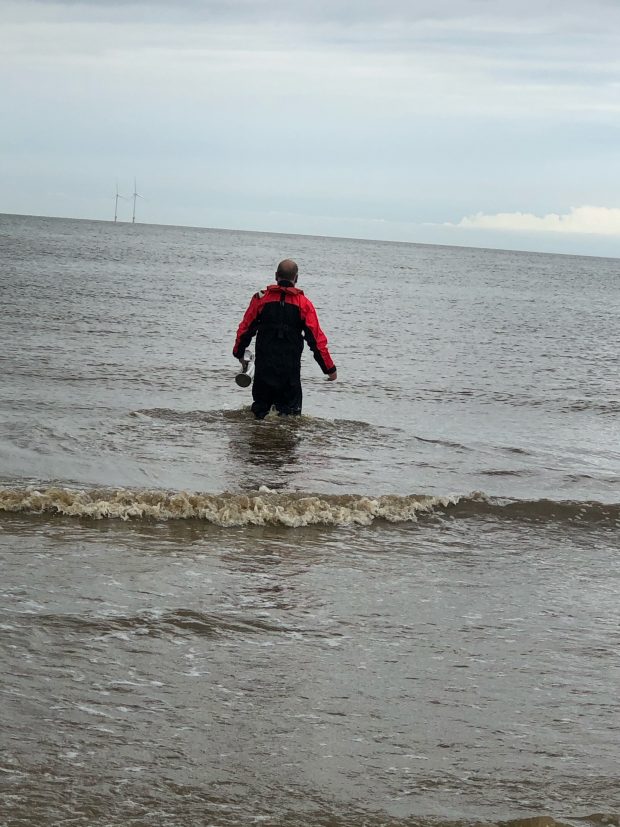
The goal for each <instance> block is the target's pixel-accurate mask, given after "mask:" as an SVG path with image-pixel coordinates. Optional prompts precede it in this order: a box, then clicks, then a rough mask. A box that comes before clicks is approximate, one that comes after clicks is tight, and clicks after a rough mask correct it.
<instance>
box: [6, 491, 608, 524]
mask: <svg viewBox="0 0 620 827" xmlns="http://www.w3.org/2000/svg"><path fill="white" fill-rule="evenodd" d="M0 512H5V513H22V514H43V515H60V516H66V517H81V518H86V519H96V520H101V519H118V520H132V519H137V520H141V519H142V520H145V519H146V520H202V521H204V522H207V523H211V524H213V525H218V526H226V527H229V526H244V525H259V526H264V525H282V526H288V527H291V528H296V527H300V526H308V525H324V526H347V525H370V524H371V523H373V522H375V521H386V522H390V523H415V522H418V520H419V519H420V518H421V517H429V516H432V515H439V516H449V517H450V518H456V519H468V518H470V519H471V518H479V519H480V518H487V519H502V520H521V521H534V522H541V521H542V522H547V521H553V522H570V523H585V524H589V523H598V524H601V523H602V524H605V525H607V526H612V527H617V526H620V503H610V504H604V503H599V502H574V501H554V500H546V499H541V500H506V499H499V498H493V497H487V496H486V495H484V494H482V493H479V492H475V493H473V494H470V495H468V496H459V495H446V496H442V497H435V496H426V495H421V494H410V495H397V494H384V495H381V496H375V497H373V496H363V495H359V494H345V495H342V494H314V493H300V492H295V493H283V492H275V491H271V490H270V489H268V488H263V487H261V488H260V489H259V490H258V491H256V492H254V493H248V494H240V493H229V492H224V493H221V494H205V493H199V492H188V491H159V490H145V489H139V490H133V489H125V488H111V489H103V488H92V489H71V488H62V487H56V486H49V487H46V488H35V487H33V486H27V487H19V488H6V487H5V488H0Z"/></svg>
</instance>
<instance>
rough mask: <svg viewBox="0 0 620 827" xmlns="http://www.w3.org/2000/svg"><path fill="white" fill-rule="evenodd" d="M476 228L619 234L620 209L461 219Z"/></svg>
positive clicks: (586, 208)
mask: <svg viewBox="0 0 620 827" xmlns="http://www.w3.org/2000/svg"><path fill="white" fill-rule="evenodd" d="M445 226H449V227H462V228H465V229H476V230H502V231H506V230H507V231H509V232H528V233H529V232H544V233H580V234H588V235H608V236H620V208H617V207H591V206H583V207H572V208H571V210H570V212H568V213H564V214H563V215H560V214H558V213H547V215H534V214H533V213H523V212H512V213H508V212H504V213H495V214H494V215H485V214H484V213H481V212H479V213H476V214H475V215H470V216H466V217H465V218H462V219H461V220H460V221H459V222H458V224H449V223H448V224H446V225H445Z"/></svg>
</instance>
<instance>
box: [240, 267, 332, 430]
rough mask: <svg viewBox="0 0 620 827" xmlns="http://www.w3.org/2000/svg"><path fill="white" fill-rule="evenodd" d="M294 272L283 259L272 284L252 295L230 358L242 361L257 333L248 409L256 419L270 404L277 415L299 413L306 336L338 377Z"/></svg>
mask: <svg viewBox="0 0 620 827" xmlns="http://www.w3.org/2000/svg"><path fill="white" fill-rule="evenodd" d="M297 275H298V268H297V265H296V264H295V262H294V261H293V260H292V259H290V258H287V259H284V261H281V262H280V263H279V264H278V269H277V270H276V284H270V285H269V286H268V287H266V288H265V289H264V290H260V291H259V292H258V293H255V294H254V295H253V296H252V300H251V301H250V305H249V307H248V309H247V310H246V311H245V315H244V317H243V319H242V321H241V324H240V325H239V329H238V330H237V339H236V341H235V347H234V349H233V356H234V357H235V358H236V359H239V361H240V362H241V363H242V364H243V355H244V353H245V349H246V348H247V346H248V345H249V344H250V342H251V341H252V337H253V336H254V334H256V356H255V369H254V383H253V385H252V398H253V399H254V403H253V404H252V411H253V412H254V415H255V416H256V418H257V419H264V418H265V417H266V416H267V414H268V413H269V411H270V410H271V406H272V405H275V406H276V410H277V411H278V414H280V416H291V415H292V416H299V414H301V402H302V393H301V377H300V370H301V352H302V350H303V347H304V338H305V340H306V342H307V343H308V346H309V347H310V350H311V351H312V352H313V354H314V358H315V359H316V361H317V362H318V363H319V365H320V367H321V370H322V371H323V373H325V374H327V377H328V379H330V380H331V381H332V382H333V381H334V380H335V379H336V376H337V374H336V366H335V365H334V362H333V360H332V357H331V356H330V355H329V350H328V349H327V338H326V336H325V334H324V333H323V331H322V330H321V327H320V325H319V320H318V317H317V315H316V310H315V309H314V305H313V304H312V302H311V301H310V299H308V298H306V296H304V294H303V291H302V290H299V288H297V287H295V284H296V283H297Z"/></svg>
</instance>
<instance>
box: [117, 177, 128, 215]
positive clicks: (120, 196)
mask: <svg viewBox="0 0 620 827" xmlns="http://www.w3.org/2000/svg"><path fill="white" fill-rule="evenodd" d="M119 198H122V199H124V200H125V201H126V200H127V199H126V198H125V196H124V195H119V194H118V181H117V182H116V199H115V200H114V223H115V224H116V219H117V217H118V199H119Z"/></svg>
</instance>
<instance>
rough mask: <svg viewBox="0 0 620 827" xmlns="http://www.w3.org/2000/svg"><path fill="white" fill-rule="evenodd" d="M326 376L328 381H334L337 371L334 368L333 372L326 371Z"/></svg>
mask: <svg viewBox="0 0 620 827" xmlns="http://www.w3.org/2000/svg"><path fill="white" fill-rule="evenodd" d="M327 378H328V379H329V381H330V382H335V381H336V379H337V378H338V371H337V370H335V371H334V372H333V373H328V374H327Z"/></svg>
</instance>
